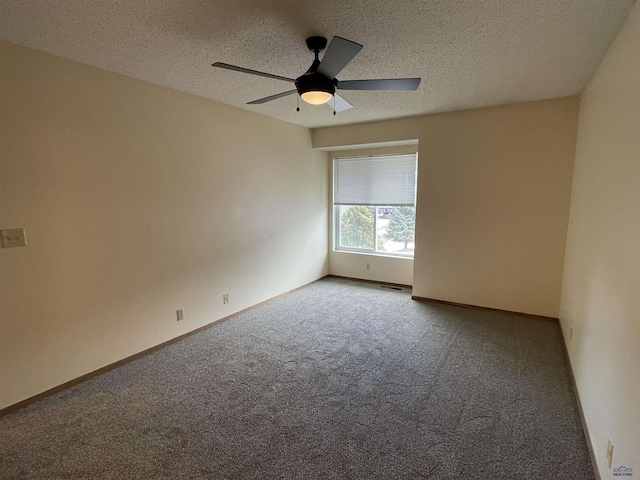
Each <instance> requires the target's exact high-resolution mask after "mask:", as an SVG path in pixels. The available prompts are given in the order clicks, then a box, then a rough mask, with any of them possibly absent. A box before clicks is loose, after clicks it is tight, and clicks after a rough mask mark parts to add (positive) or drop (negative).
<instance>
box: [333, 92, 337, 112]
mask: <svg viewBox="0 0 640 480" xmlns="http://www.w3.org/2000/svg"><path fill="white" fill-rule="evenodd" d="M333 114H334V115H335V114H336V94H335V93H334V94H333Z"/></svg>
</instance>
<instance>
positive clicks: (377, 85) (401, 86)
mask: <svg viewBox="0 0 640 480" xmlns="http://www.w3.org/2000/svg"><path fill="white" fill-rule="evenodd" d="M420 80H421V79H420V78H391V79H387V80H345V81H344V82H338V88H339V89H340V90H417V89H418V86H419V85H420Z"/></svg>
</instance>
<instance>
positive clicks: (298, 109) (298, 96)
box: [296, 95, 300, 112]
mask: <svg viewBox="0 0 640 480" xmlns="http://www.w3.org/2000/svg"><path fill="white" fill-rule="evenodd" d="M296 102H297V105H298V106H297V107H296V112H299V111H300V95H296Z"/></svg>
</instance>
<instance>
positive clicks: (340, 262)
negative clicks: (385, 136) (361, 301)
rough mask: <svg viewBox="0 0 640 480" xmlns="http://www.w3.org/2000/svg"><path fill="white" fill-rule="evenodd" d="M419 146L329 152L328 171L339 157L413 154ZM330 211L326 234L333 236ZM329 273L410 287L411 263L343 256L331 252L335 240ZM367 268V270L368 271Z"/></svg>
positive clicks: (380, 258)
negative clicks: (329, 233) (327, 232)
mask: <svg viewBox="0 0 640 480" xmlns="http://www.w3.org/2000/svg"><path fill="white" fill-rule="evenodd" d="M417 151H418V145H397V146H393V147H378V148H364V149H351V150H342V151H332V152H330V153H329V161H330V165H329V167H330V168H331V169H332V168H333V159H334V158H341V157H357V156H364V155H397V154H403V153H405V154H406V153H416V152H417ZM329 177H330V178H329V195H330V198H332V195H333V170H331V171H330V174H329ZM333 213H334V212H333V208H331V209H330V212H329V222H330V224H329V230H330V232H333V226H332V225H333V221H334V218H333ZM329 245H330V251H329V273H330V274H331V275H338V276H341V277H350V278H360V279H363V280H374V281H377V282H386V283H397V284H400V285H412V284H413V259H412V258H399V257H383V256H380V255H368V254H361V253H345V252H340V251H336V250H334V248H335V238H333V235H332V236H331V238H330V239H329ZM367 264H369V270H367Z"/></svg>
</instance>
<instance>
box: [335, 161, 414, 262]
mask: <svg viewBox="0 0 640 480" xmlns="http://www.w3.org/2000/svg"><path fill="white" fill-rule="evenodd" d="M416 179H417V155H416V154H411V155H381V156H372V157H351V158H336V159H334V161H333V206H334V249H335V250H338V251H346V252H359V253H368V254H374V255H387V256H399V257H410V258H413V251H414V242H415V202H416Z"/></svg>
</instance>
